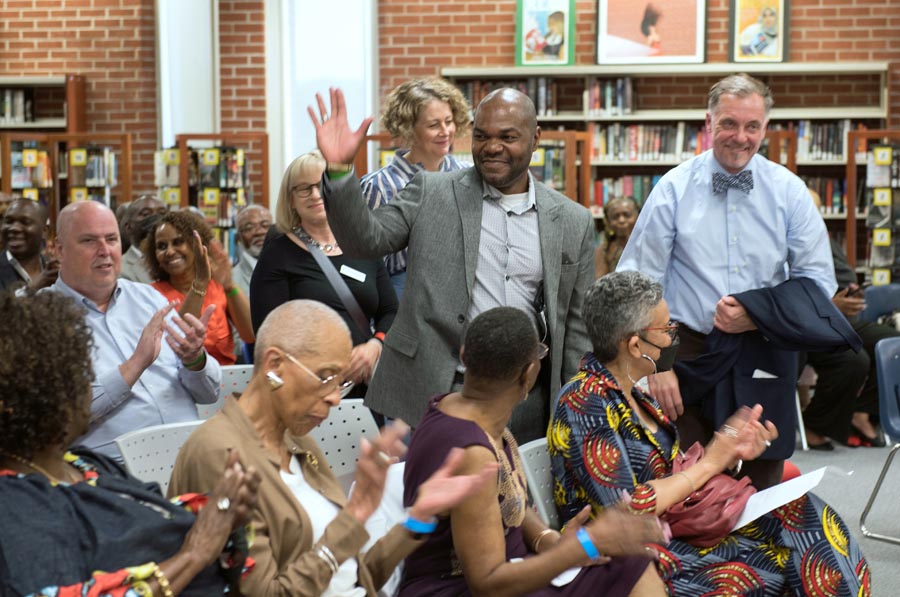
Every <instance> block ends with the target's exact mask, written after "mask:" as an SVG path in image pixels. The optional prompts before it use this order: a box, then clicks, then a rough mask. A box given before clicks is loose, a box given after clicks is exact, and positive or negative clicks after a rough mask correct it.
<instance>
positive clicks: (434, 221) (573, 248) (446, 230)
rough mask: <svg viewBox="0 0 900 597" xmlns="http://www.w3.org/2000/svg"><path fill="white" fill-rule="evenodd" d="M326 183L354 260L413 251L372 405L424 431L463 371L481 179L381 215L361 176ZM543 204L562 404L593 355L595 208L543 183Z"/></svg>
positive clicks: (455, 179)
mask: <svg viewBox="0 0 900 597" xmlns="http://www.w3.org/2000/svg"><path fill="white" fill-rule="evenodd" d="M324 180H325V197H326V207H327V210H328V222H329V224H330V225H331V229H332V231H333V232H334V236H335V238H336V239H337V241H338V242H339V243H340V245H341V249H342V250H343V251H344V252H345V253H347V254H350V255H353V256H354V257H368V258H373V257H380V256H383V255H386V254H388V253H394V252H396V251H399V250H400V249H403V248H405V247H408V248H409V265H408V268H407V279H406V287H405V289H404V292H403V298H402V300H401V302H400V310H399V312H398V313H397V318H396V319H395V320H394V324H393V325H392V326H391V329H390V331H389V332H388V334H387V337H386V338H385V342H384V344H385V346H384V351H383V352H382V355H381V360H380V362H379V364H378V368H377V369H376V371H375V375H374V377H373V379H372V381H371V383H370V384H369V391H368V393H367V395H366V404H367V405H368V406H370V407H371V408H373V409H375V410H377V411H379V412H382V413H384V414H385V415H388V416H391V417H400V418H403V419H405V420H406V421H407V422H409V423H410V424H412V425H416V424H418V421H419V419H420V418H421V417H422V415H423V414H424V413H425V410H426V407H427V405H428V400H429V399H430V398H431V397H432V396H434V395H435V394H440V393H443V392H448V391H450V389H451V386H452V385H453V378H454V374H455V371H456V366H457V364H458V363H459V348H460V344H461V342H462V337H463V332H464V330H465V328H466V324H467V321H466V314H467V313H468V309H469V300H470V297H471V294H472V287H473V285H474V282H475V266H476V263H477V254H478V247H479V238H480V236H481V212H482V202H483V201H484V199H483V198H482V180H481V176H480V175H479V174H478V172H477V171H476V170H475V169H474V168H467V169H465V170H457V171H454V172H441V173H420V174H418V175H416V177H415V178H413V180H412V181H411V182H410V183H409V185H407V186H406V188H404V189H403V191H402V192H400V194H399V195H397V196H396V197H395V198H394V199H393V200H392V201H391V202H390V203H387V204H385V205H382V206H381V207H379V208H378V209H376V210H374V211H370V210H369V208H368V206H367V204H366V201H365V199H364V198H363V196H362V193H361V191H360V186H359V181H358V180H357V179H356V178H355V177H354V176H345V177H343V178H341V179H338V180H336V181H331V180H329V179H328V177H327V176H326V177H325V178H324ZM535 202H536V207H537V212H538V227H539V230H540V237H541V238H540V242H541V255H542V261H543V268H544V299H545V303H546V310H547V323H548V330H549V343H550V348H551V353H550V369H551V370H550V388H549V391H550V395H551V396H553V400H552V401H551V402H552V403H555V397H556V395H557V393H558V391H559V388H560V384H561V383H563V382H565V381H567V380H568V378H569V377H570V376H572V375H574V374H575V372H576V371H577V370H578V364H579V362H580V360H581V357H582V356H583V355H584V353H585V352H586V351H587V350H590V340H589V339H588V336H587V332H586V330H585V325H584V322H583V320H582V318H581V307H582V300H583V297H584V293H585V291H586V290H587V288H588V286H589V285H590V284H591V282H592V281H593V276H594V258H593V254H594V223H593V219H592V217H591V214H590V212H589V211H588V210H587V209H585V208H584V207H582V206H581V205H579V204H578V203H576V202H574V201H572V200H570V199H568V198H566V197H565V196H563V195H561V194H559V193H557V192H555V191H552V190H550V189H549V188H547V187H546V186H544V185H543V184H540V183H537V185H536V188H535ZM545 366H546V365H545ZM548 406H549V407H550V409H551V411H552V408H553V406H554V404H550V405H548ZM549 414H550V413H549V412H547V413H544V416H545V417H549Z"/></svg>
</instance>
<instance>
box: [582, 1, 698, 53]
mask: <svg viewBox="0 0 900 597" xmlns="http://www.w3.org/2000/svg"><path fill="white" fill-rule="evenodd" d="M705 60H706V0H654V1H653V2H646V1H643V2H642V1H638V2H635V1H634V0H599V1H598V2H597V64H655V63H690V62H704V61H705Z"/></svg>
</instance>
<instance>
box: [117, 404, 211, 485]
mask: <svg viewBox="0 0 900 597" xmlns="http://www.w3.org/2000/svg"><path fill="white" fill-rule="evenodd" d="M201 423H203V421H188V422H186V423H170V424H168V425H154V426H153V427H145V428H143V429H138V430H137V431H131V432H129V433H126V434H124V435H120V436H119V437H117V438H116V446H118V448H119V452H121V453H122V458H123V459H124V460H125V468H127V469H128V472H129V473H131V474H132V475H134V476H135V477H137V478H138V479H140V480H142V481H156V482H157V483H159V486H160V488H162V492H163V494H164V495H165V493H166V489H167V488H168V487H169V477H171V476H172V469H173V468H174V467H175V459H176V458H177V457H178V451H179V450H181V446H182V445H184V442H185V441H187V438H188V436H189V435H190V434H191V433H193V431H194V429H196V428H197V427H199V426H200V424H201Z"/></svg>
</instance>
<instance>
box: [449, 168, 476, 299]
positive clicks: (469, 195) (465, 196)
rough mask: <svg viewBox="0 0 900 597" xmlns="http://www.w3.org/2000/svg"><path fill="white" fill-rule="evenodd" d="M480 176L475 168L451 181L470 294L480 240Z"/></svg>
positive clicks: (467, 286) (473, 281) (470, 292)
mask: <svg viewBox="0 0 900 597" xmlns="http://www.w3.org/2000/svg"><path fill="white" fill-rule="evenodd" d="M481 192H482V188H481V177H480V176H478V173H477V172H476V170H475V168H472V169H470V171H469V175H468V176H464V177H463V178H461V179H460V180H458V181H454V183H453V194H454V196H455V198H456V206H457V208H458V209H459V219H460V222H461V224H462V235H463V239H462V240H463V251H464V253H465V256H466V290H467V292H468V294H469V296H470V297H471V296H472V288H473V287H474V286H475V268H476V267H477V266H478V245H479V243H480V242H481V211H482V208H483V205H482V201H484V199H483V198H482V194H481Z"/></svg>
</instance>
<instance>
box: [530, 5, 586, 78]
mask: <svg viewBox="0 0 900 597" xmlns="http://www.w3.org/2000/svg"><path fill="white" fill-rule="evenodd" d="M568 64H575V0H517V2H516V65H518V66H540V65H547V66H560V65H568Z"/></svg>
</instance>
